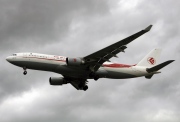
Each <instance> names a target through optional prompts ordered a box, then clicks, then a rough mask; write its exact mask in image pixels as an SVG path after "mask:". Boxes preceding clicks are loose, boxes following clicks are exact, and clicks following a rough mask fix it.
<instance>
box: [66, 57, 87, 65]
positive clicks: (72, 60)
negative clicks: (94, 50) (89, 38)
mask: <svg viewBox="0 0 180 122" xmlns="http://www.w3.org/2000/svg"><path fill="white" fill-rule="evenodd" d="M66 63H67V65H70V66H79V65H82V64H84V60H83V59H82V58H66Z"/></svg>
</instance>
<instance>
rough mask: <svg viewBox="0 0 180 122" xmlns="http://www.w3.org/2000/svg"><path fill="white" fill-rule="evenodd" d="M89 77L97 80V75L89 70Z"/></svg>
mask: <svg viewBox="0 0 180 122" xmlns="http://www.w3.org/2000/svg"><path fill="white" fill-rule="evenodd" d="M89 77H90V78H93V79H94V80H95V81H97V80H98V79H99V75H97V74H95V73H94V72H91V73H90V74H89Z"/></svg>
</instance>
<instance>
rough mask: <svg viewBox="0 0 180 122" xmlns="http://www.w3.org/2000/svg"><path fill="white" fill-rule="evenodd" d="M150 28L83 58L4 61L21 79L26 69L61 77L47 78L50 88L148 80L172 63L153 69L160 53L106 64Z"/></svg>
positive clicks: (19, 56)
mask: <svg viewBox="0 0 180 122" xmlns="http://www.w3.org/2000/svg"><path fill="white" fill-rule="evenodd" d="M151 28H152V25H149V26H148V27H147V28H145V29H143V30H141V31H139V32H137V33H135V34H133V35H131V36H129V37H127V38H125V39H122V40H120V41H118V42H116V43H114V44H112V45H110V46H107V47H105V48H103V49H101V50H99V51H97V52H94V53H92V54H90V55H87V56H85V57H76V58H71V57H65V56H58V55H47V54H38V53H31V52H27V53H14V54H13V55H11V56H8V57H7V58H6V60H7V61H8V62H10V63H12V64H14V65H16V66H19V67H22V68H23V70H24V72H23V74H24V75H26V74H27V69H33V70H41V71H50V72H54V73H58V74H61V75H62V76H63V77H50V78H49V83H50V85H64V84H67V83H70V84H71V85H72V86H74V87H75V88H76V89H77V90H84V91H86V90H87V89H88V85H87V83H88V81H87V79H94V80H98V79H99V78H110V79H125V78H136V77H142V76H145V78H147V79H151V78H152V76H153V75H154V74H158V73H161V72H160V71H159V70H160V69H162V68H163V67H165V66H166V65H168V64H170V63H172V62H173V61H174V60H168V61H166V62H164V63H161V64H158V65H157V60H158V58H159V56H160V53H161V49H153V50H152V51H151V52H150V53H148V54H147V55H146V56H145V57H144V58H143V59H142V60H141V61H140V62H139V63H137V64H135V65H127V64H119V63H111V62H110V59H111V58H112V57H117V54H118V53H120V52H125V51H124V50H125V49H126V48H127V45H128V44H129V43H130V42H132V41H133V40H135V39H136V38H138V37H140V36H141V35H143V34H145V33H147V32H148V31H150V30H151Z"/></svg>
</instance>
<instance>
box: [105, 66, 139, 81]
mask: <svg viewBox="0 0 180 122" xmlns="http://www.w3.org/2000/svg"><path fill="white" fill-rule="evenodd" d="M105 70H106V71H107V72H108V74H107V76H106V78H112V79H125V78H134V77H137V76H136V75H135V74H134V73H133V71H132V69H131V68H105Z"/></svg>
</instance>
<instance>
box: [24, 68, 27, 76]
mask: <svg viewBox="0 0 180 122" xmlns="http://www.w3.org/2000/svg"><path fill="white" fill-rule="evenodd" d="M23 70H24V72H23V74H24V75H26V74H27V71H26V67H23Z"/></svg>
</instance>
